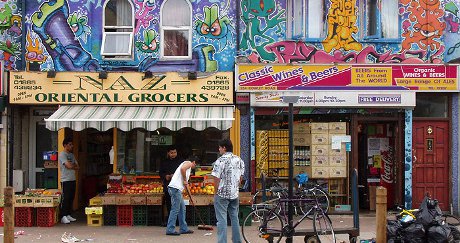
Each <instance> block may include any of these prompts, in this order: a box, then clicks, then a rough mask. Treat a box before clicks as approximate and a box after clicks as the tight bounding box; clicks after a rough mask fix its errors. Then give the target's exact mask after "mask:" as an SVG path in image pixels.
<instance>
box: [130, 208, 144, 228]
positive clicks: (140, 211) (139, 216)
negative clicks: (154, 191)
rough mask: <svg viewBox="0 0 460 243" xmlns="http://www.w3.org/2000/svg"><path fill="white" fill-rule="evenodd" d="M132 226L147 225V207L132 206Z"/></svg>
mask: <svg viewBox="0 0 460 243" xmlns="http://www.w3.org/2000/svg"><path fill="white" fill-rule="evenodd" d="M133 225H134V226H137V225H139V226H146V225H147V206H145V205H135V206H133Z"/></svg>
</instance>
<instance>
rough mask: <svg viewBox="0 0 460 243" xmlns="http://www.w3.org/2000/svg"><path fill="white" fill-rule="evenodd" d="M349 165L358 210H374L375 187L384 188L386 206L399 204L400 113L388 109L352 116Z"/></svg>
mask: <svg viewBox="0 0 460 243" xmlns="http://www.w3.org/2000/svg"><path fill="white" fill-rule="evenodd" d="M352 123H353V126H354V128H355V129H353V131H352V136H353V141H354V144H356V146H353V147H354V148H353V149H352V154H353V156H352V157H353V158H354V159H353V160H352V164H353V165H352V168H356V169H357V170H358V175H359V176H358V191H359V193H358V195H359V196H358V197H359V198H358V200H359V206H360V209H362V210H371V211H373V210H375V206H376V202H375V199H376V195H375V193H376V188H377V186H383V187H385V188H386V189H387V206H388V208H389V209H393V208H395V207H396V206H398V205H402V204H403V198H404V197H403V188H404V187H403V183H404V180H403V179H404V169H403V168H404V167H403V152H404V146H403V144H404V143H403V141H402V139H403V134H402V132H403V131H404V130H403V129H402V127H403V125H402V124H403V114H402V113H398V112H389V113H382V114H373V115H372V116H369V115H368V116H362V115H356V116H355V117H354V118H353V121H352Z"/></svg>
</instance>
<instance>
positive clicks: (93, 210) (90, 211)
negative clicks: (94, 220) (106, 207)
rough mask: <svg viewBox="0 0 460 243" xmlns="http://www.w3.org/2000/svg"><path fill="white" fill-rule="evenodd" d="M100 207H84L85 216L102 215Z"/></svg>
mask: <svg viewBox="0 0 460 243" xmlns="http://www.w3.org/2000/svg"><path fill="white" fill-rule="evenodd" d="M102 212H103V211H102V207H86V208H85V214H102Z"/></svg>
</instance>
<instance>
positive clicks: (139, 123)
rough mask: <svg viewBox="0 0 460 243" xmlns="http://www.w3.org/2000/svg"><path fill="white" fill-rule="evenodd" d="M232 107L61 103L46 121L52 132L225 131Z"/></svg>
mask: <svg viewBox="0 0 460 243" xmlns="http://www.w3.org/2000/svg"><path fill="white" fill-rule="evenodd" d="M233 109H234V107H233V106H190V107H188V106H154V107H153V106H61V107H60V108H59V109H58V110H57V111H56V112H55V113H54V114H53V115H51V116H50V117H49V118H48V119H45V121H46V127H47V128H48V129H50V130H51V131H57V130H59V129H61V128H64V127H68V128H71V129H72V130H74V131H81V130H83V129H85V128H95V129H97V130H99V131H106V130H108V129H110V128H114V127H116V128H118V129H120V130H123V131H129V130H131V129H134V128H144V129H146V130H148V131H154V130H156V129H158V128H162V127H165V128H168V129H170V130H173V131H176V130H179V129H181V128H184V127H191V128H193V129H195V130H204V129H206V128H209V127H215V128H217V129H219V130H227V129H229V128H230V127H231V126H232V122H233V120H234V118H233Z"/></svg>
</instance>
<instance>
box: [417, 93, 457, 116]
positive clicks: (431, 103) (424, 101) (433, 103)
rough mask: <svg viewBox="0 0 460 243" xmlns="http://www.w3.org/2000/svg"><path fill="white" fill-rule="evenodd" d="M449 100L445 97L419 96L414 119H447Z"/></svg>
mask: <svg viewBox="0 0 460 243" xmlns="http://www.w3.org/2000/svg"><path fill="white" fill-rule="evenodd" d="M448 109H449V98H448V97H447V96H445V95H436V96H431V95H430V96H427V95H419V94H417V98H416V104H415V108H414V112H413V115H414V117H437V118H447V117H448V115H449V113H448Z"/></svg>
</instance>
